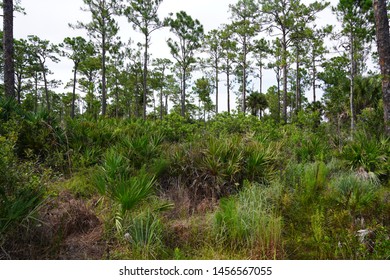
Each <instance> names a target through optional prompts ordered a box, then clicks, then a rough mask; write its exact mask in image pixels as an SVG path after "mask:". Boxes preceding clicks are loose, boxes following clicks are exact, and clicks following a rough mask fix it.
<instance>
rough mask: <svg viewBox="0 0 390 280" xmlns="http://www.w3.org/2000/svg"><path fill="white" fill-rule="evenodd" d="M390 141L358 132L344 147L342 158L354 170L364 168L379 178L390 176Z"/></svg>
mask: <svg viewBox="0 0 390 280" xmlns="http://www.w3.org/2000/svg"><path fill="white" fill-rule="evenodd" d="M388 147H389V139H386V138H382V139H380V140H378V139H376V138H374V137H370V136H368V135H367V134H365V133H362V132H357V133H356V134H355V135H354V139H353V141H350V142H349V143H347V145H345V146H344V148H343V150H342V153H341V157H342V158H343V159H344V160H345V161H346V164H347V165H348V166H350V167H351V168H352V169H353V170H358V169H360V168H362V169H363V170H364V171H366V172H373V173H374V174H375V175H377V176H381V175H387V176H386V177H385V178H388V176H389V169H390V165H389V157H390V154H389V148H388Z"/></svg>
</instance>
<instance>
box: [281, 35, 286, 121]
mask: <svg viewBox="0 0 390 280" xmlns="http://www.w3.org/2000/svg"><path fill="white" fill-rule="evenodd" d="M282 39H283V40H282V48H283V58H282V60H283V121H284V123H287V42H286V34H285V32H284V31H283V38H282Z"/></svg>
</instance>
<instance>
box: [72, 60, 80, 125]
mask: <svg viewBox="0 0 390 280" xmlns="http://www.w3.org/2000/svg"><path fill="white" fill-rule="evenodd" d="M77 68H78V64H77V63H75V65H74V70H73V71H74V72H73V92H72V111H71V114H70V117H71V118H72V119H73V118H74V116H75V103H76V82H77Z"/></svg>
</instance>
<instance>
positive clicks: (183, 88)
mask: <svg viewBox="0 0 390 280" xmlns="http://www.w3.org/2000/svg"><path fill="white" fill-rule="evenodd" d="M186 75H187V73H186V69H185V68H184V69H183V78H182V80H183V81H182V89H181V90H182V96H181V116H182V117H183V118H184V117H185V115H186Z"/></svg>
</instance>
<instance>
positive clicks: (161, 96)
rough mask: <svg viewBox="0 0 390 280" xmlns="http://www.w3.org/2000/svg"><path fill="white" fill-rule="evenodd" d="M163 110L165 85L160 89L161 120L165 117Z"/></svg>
mask: <svg viewBox="0 0 390 280" xmlns="http://www.w3.org/2000/svg"><path fill="white" fill-rule="evenodd" d="M163 110H164V104H163V87H161V91H160V120H162V119H163Z"/></svg>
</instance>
